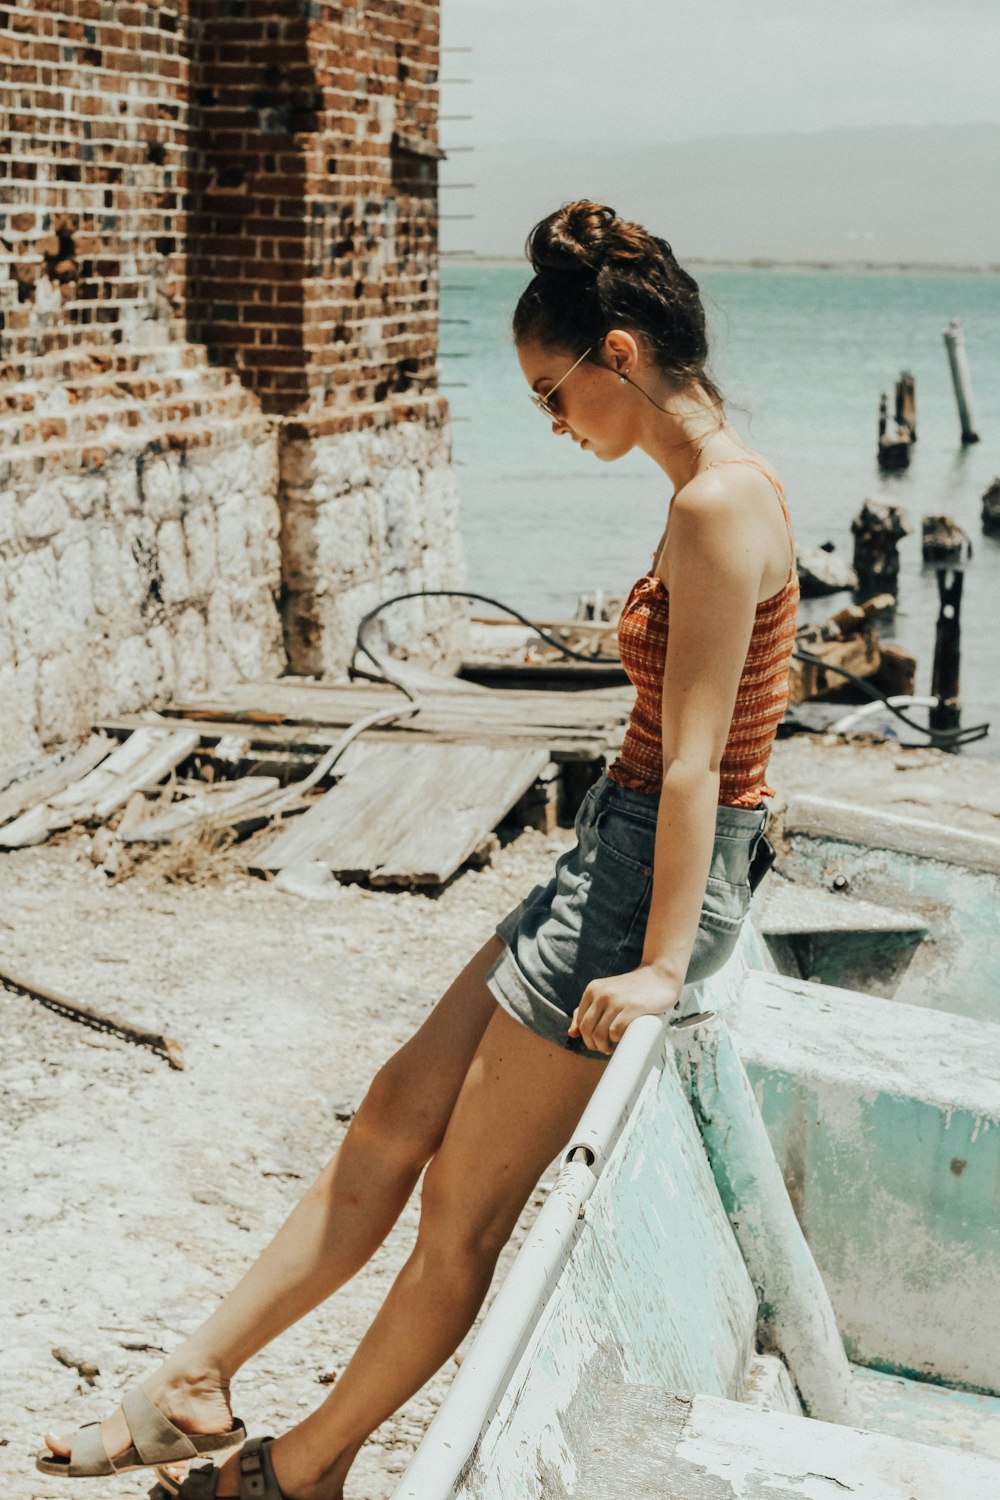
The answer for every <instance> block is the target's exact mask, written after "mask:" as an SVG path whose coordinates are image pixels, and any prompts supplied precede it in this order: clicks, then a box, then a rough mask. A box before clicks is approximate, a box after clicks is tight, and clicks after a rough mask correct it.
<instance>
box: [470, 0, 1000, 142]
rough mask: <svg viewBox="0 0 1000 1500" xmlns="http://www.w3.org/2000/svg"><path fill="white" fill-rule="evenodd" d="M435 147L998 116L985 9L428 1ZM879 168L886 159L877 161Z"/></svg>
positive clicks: (816, 1)
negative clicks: (437, 75) (436, 24)
mask: <svg viewBox="0 0 1000 1500" xmlns="http://www.w3.org/2000/svg"><path fill="white" fill-rule="evenodd" d="M441 11H442V43H443V45H444V46H445V47H460V46H471V47H472V48H473V51H472V54H471V56H465V55H461V54H455V55H450V54H446V55H445V56H444V58H443V59H442V77H443V78H444V79H445V80H447V79H451V78H457V77H463V78H464V77H471V78H472V80H473V82H472V85H471V87H462V86H458V85H451V84H445V86H444V87H443V88H442V114H443V115H448V114H457V113H462V114H465V113H469V112H471V113H472V114H473V115H474V119H473V120H471V121H469V122H467V123H466V122H453V123H449V122H447V121H444V123H443V124H442V139H443V141H444V143H445V144H446V145H448V144H451V145H457V144H462V143H466V142H467V143H469V144H472V145H475V144H477V143H479V142H496V141H510V140H516V139H519V138H525V137H531V138H535V139H542V140H546V139H548V140H563V141H573V140H575V141H586V140H598V139H601V140H617V141H622V142H634V141H642V140H646V141H675V140H684V139H686V138H690V137H695V136H706V135H732V134H744V133H745V134H751V135H752V134H758V133H770V132H785V131H812V130H821V129H824V128H826V127H829V126H837V125H840V126H844V125H846V126H851V125H858V126H868V125H888V124H894V125H895V124H904V125H905V124H912V125H925V124H957V123H960V122H965V121H972V120H1000V102H998V101H1000V88H998V83H997V73H998V59H1000V3H998V0H757V3H749V4H748V3H747V0H690V3H687V4H677V3H676V0H562V3H560V4H555V3H553V0H530V3H529V0H441ZM884 165H885V167H886V168H887V169H889V168H891V163H889V162H887V163H885V164H884Z"/></svg>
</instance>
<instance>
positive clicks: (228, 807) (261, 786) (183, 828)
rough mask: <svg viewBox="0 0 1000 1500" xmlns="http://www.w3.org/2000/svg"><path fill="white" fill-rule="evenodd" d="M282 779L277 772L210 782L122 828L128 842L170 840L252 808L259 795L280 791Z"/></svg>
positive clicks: (151, 842) (124, 838)
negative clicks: (204, 824)
mask: <svg viewBox="0 0 1000 1500" xmlns="http://www.w3.org/2000/svg"><path fill="white" fill-rule="evenodd" d="M280 785H281V782H280V781H279V780H278V778H277V776H241V777H239V779H238V780H236V781H220V782H217V783H215V785H206V786H204V787H203V788H199V789H198V790H197V791H195V792H193V793H192V794H191V796H189V797H183V798H177V799H176V800H175V801H174V802H173V803H172V804H171V806H170V807H168V808H166V809H165V810H164V811H163V812H161V813H155V814H154V815H153V816H152V817H150V818H145V819H143V820H141V821H139V822H137V823H136V824H134V825H133V826H131V827H130V828H129V829H128V830H127V831H122V830H119V832H120V835H121V839H122V842H123V843H126V844H166V843H169V842H170V840H171V839H175V838H178V837H179V836H180V835H182V834H186V833H192V832H193V831H194V830H195V829H196V828H197V827H198V826H199V825H200V824H203V823H212V822H214V821H215V820H216V819H219V818H228V817H229V816H230V815H235V814H236V813H238V812H240V810H241V809H245V810H247V811H249V810H251V806H252V804H253V803H255V802H256V801H257V800H258V799H259V798H261V797H263V796H265V795H266V794H268V793H270V792H276V791H277V790H278V788H279V787H280Z"/></svg>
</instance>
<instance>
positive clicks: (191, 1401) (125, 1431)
mask: <svg viewBox="0 0 1000 1500" xmlns="http://www.w3.org/2000/svg"><path fill="white" fill-rule="evenodd" d="M142 1389H143V1390H144V1391H145V1393H146V1395H147V1396H148V1397H149V1399H150V1401H152V1403H153V1405H154V1406H156V1407H158V1408H159V1410H160V1411H161V1412H162V1413H163V1415H164V1416H165V1417H167V1418H168V1420H169V1421H171V1422H172V1423H173V1424H174V1426H175V1427H178V1428H180V1430H181V1432H185V1433H187V1434H188V1435H189V1436H192V1437H193V1436H196V1435H201V1434H205V1435H211V1434H213V1433H224V1432H228V1431H229V1430H230V1428H231V1427H232V1425H233V1413H232V1408H231V1406H230V1404H229V1385H228V1382H227V1381H223V1379H222V1378H221V1376H220V1375H219V1374H218V1373H217V1372H214V1371H200V1372H198V1373H197V1374H194V1373H191V1372H181V1371H171V1369H170V1367H169V1365H164V1366H163V1367H162V1368H161V1369H160V1370H158V1371H157V1372H156V1374H155V1375H152V1376H150V1378H149V1379H148V1380H144V1381H143V1382H142ZM75 1437H76V1434H75V1433H69V1434H68V1435H67V1436H63V1437H55V1436H52V1435H51V1434H48V1433H47V1434H46V1437H45V1442H46V1444H47V1446H48V1448H49V1450H50V1451H51V1452H52V1453H53V1454H55V1455H56V1456H58V1457H67V1458H68V1457H69V1454H70V1450H71V1449H72V1447H73V1440H74V1438H75ZM235 1440H236V1439H235V1438H234V1441H235ZM101 1441H102V1443H103V1444H104V1450H105V1452H106V1453H107V1455H108V1457H109V1458H110V1459H111V1460H112V1462H114V1460H115V1459H117V1458H119V1457H120V1456H121V1455H122V1454H123V1453H125V1452H126V1451H127V1449H128V1448H129V1447H130V1446H131V1443H132V1438H131V1435H130V1433H129V1428H128V1423H127V1422H126V1420H125V1413H124V1412H123V1411H122V1409H121V1407H119V1408H118V1410H117V1411H116V1412H115V1413H114V1414H113V1415H112V1416H110V1417H108V1418H107V1419H106V1421H104V1422H102V1423H101Z"/></svg>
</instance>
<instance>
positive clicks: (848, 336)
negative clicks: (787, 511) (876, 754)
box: [441, 261, 1000, 757]
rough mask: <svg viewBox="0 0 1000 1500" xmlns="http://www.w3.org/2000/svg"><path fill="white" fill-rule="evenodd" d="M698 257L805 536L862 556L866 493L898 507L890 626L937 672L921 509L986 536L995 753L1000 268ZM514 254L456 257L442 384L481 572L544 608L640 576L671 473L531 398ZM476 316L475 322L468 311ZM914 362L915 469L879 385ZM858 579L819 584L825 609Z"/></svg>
mask: <svg viewBox="0 0 1000 1500" xmlns="http://www.w3.org/2000/svg"><path fill="white" fill-rule="evenodd" d="M696 274H697V275H698V279H699V282H700V285H701V287H702V292H703V295H704V296H705V300H706V306H707V309H708V316H709V322H710V327H711V335H712V349H713V359H712V367H713V370H714V373H715V375H716V378H717V379H718V381H719V383H720V384H721V386H722V389H723V391H724V392H725V393H726V396H727V398H728V399H729V401H730V402H731V403H734V409H733V410H732V411H731V416H732V419H733V421H734V423H735V425H736V426H738V427H739V428H740V430H741V431H742V432H743V433H744V435H745V436H746V437H747V438H748V439H749V440H750V441H751V442H752V443H753V444H754V446H755V447H757V448H758V449H760V451H761V452H763V453H765V454H767V455H768V456H769V457H770V458H771V459H772V461H773V462H774V463H775V464H776V465H777V467H778V469H779V470H780V472H781V474H782V476H783V478H784V481H785V487H786V489H787V492H788V498H789V503H790V507H791V512H792V519H793V522H794V525H795V531H796V538H797V540H798V542H799V543H800V544H802V545H805V546H813V545H817V544H818V543H820V542H824V541H832V542H833V543H834V544H835V545H836V547H837V549H838V551H840V552H842V553H844V554H845V555H846V556H847V558H848V560H849V559H850V556H851V551H852V537H851V532H850V523H851V520H852V518H853V516H854V515H855V514H856V513H857V511H858V510H859V508H860V506H861V504H862V502H863V501H864V500H865V499H866V498H868V499H871V500H880V501H887V502H891V503H893V504H896V505H900V506H902V507H903V510H904V512H905V514H906V516H907V518H908V521H909V524H910V527H911V532H910V535H909V536H907V537H905V538H904V539H903V541H902V542H901V543H900V584H899V602H898V607H897V609H896V611H895V616H894V622H893V623H891V624H890V625H888V626H886V627H883V632H882V633H883V635H884V637H885V638H886V639H896V640H898V641H899V642H900V643H901V644H903V645H905V646H906V647H908V648H909V649H910V650H912V651H914V652H915V653H916V655H917V658H918V662H919V667H918V676H917V691H918V692H928V691H929V689H930V673H931V663H932V659H933V651H934V627H935V622H936V619H937V612H938V598H937V581H936V577H935V573H934V569H933V568H931V567H925V566H924V564H923V561H922V558H921V553H920V521H921V517H922V516H923V515H925V514H927V513H930V512H935V513H940V512H944V513H947V514H949V515H951V516H953V517H954V518H955V520H957V521H958V522H959V524H960V525H961V526H963V527H964V528H965V530H966V532H967V533H968V535H969V536H970V538H971V539H972V542H973V548H974V552H973V557H972V560H971V562H970V563H969V564H968V565H967V571H966V577H965V585H964V597H963V604H962V682H961V693H962V701H963V706H964V713H963V722H964V723H972V722H979V721H980V720H981V719H983V718H987V719H990V720H991V721H992V723H993V729H992V731H991V734H990V737H989V738H988V739H987V740H985V741H982V742H980V744H979V745H978V746H976V747H973V750H972V751H971V752H969V753H974V754H977V755H989V756H990V757H993V756H1000V538H991V537H987V536H985V535H984V534H983V532H982V529H981V522H980V502H981V497H982V493H983V491H984V490H985V489H986V487H987V486H988V485H989V484H990V482H991V481H992V480H993V479H994V478H996V477H997V476H998V475H1000V277H997V276H990V275H974V274H963V273H945V272H941V273H938V272H929V271H928V272H919V271H918V272H907V273H901V272H862V271H858V272H850V271H843V272H841V271H819V270H817V271H812V270H797V269H794V270H793V269H783V270H776V269H768V270H765V269H760V270H758V269H749V268H748V269H740V268H733V269H729V268H726V269H709V268H704V269H701V270H698V269H697V268H696ZM526 279H527V278H526V274H525V272H524V270H522V269H521V268H520V267H518V266H483V265H474V266H473V265H466V264H458V263H453V262H448V261H446V262H445V266H444V273H443V275H442V283H443V288H442V298H441V304H442V317H443V318H444V319H446V320H456V321H446V322H445V323H444V324H443V326H442V356H443V358H442V364H441V370H442V381H443V383H444V384H445V385H446V388H447V395H448V397H449V399H450V401H451V406H452V413H453V416H454V419H455V456H456V459H457V461H458V463H459V464H460V466H461V467H460V469H459V477H460V484H461V491H462V516H463V521H462V529H463V534H464V539H465V549H466V558H467V564H468V580H469V587H470V588H471V589H475V590H477V591H480V592H482V593H486V594H489V595H492V596H494V597H496V598H498V599H501V600H503V601H505V602H507V603H510V604H512V605H514V606H515V607H517V608H518V609H521V610H522V611H524V612H525V613H527V614H529V615H533V616H536V617H538V616H549V617H550V618H551V617H552V616H554V615H560V614H563V613H566V612H569V613H572V610H573V607H574V605H575V602H576V598H577V595H578V594H579V593H580V592H581V591H582V590H584V589H591V588H596V587H600V588H604V589H606V590H608V591H610V592H612V593H618V594H622V593H625V592H627V590H628V588H629V587H630V585H631V583H632V581H633V580H634V579H635V578H636V577H637V576H638V575H639V574H640V573H642V572H644V571H645V570H646V568H647V566H648V563H649V555H650V553H651V551H652V550H653V548H654V546H655V545H656V542H657V539H658V538H659V536H660V534H661V532H662V530H663V525H664V521H665V516H666V510H667V503H668V500H669V495H670V488H669V484H668V482H667V481H666V479H665V477H664V476H663V475H662V473H661V472H660V471H659V470H658V469H657V468H656V467H655V465H654V464H653V463H652V462H651V461H650V460H649V459H647V458H646V456H645V455H644V454H629V455H628V456H627V457H626V458H624V459H622V460H620V461H619V462H618V463H616V464H612V465H606V464H602V463H601V462H600V461H599V460H598V459H595V458H594V457H593V455H592V454H589V453H584V452H581V451H580V450H578V449H577V448H576V447H574V445H573V443H572V442H571V440H570V439H569V438H568V437H562V438H558V437H556V436H554V435H553V433H552V431H551V428H550V426H549V424H548V423H547V421H546V420H545V418H544V417H543V416H542V415H541V413H540V412H538V411H537V409H536V408H535V407H533V406H532V404H531V403H530V401H529V399H528V394H527V387H526V386H525V384H524V379H523V376H522V375H521V371H520V368H519V366H518V364H517V359H516V357H515V354H514V350H513V345H512V342H511V338H510V331H509V329H510V314H511V311H512V309H513V307H514V303H515V301H516V299H517V295H518V292H519V291H520V289H521V287H522V286H523V285H524V283H525V281H526ZM954 317H960V318H961V319H962V322H963V325H964V328H965V335H966V347H967V350H968V356H969V364H970V368H971V372H972V389H973V398H974V409H975V417H976V425H977V429H978V431H979V434H980V438H981V441H980V442H979V443H978V444H974V445H972V446H971V447H969V448H965V449H963V447H962V445H961V442H960V429H959V422H958V414H957V410H956V406H955V400H954V395H953V392H952V388H951V381H950V376H949V373H948V364H947V358H946V354H945V349H944V344H943V341H942V338H941V331H942V329H943V328H944V325H945V324H946V323H947V322H948V321H949V319H951V318H954ZM457 320H466V321H457ZM903 369H908V370H910V371H912V373H913V374H914V375H915V377H916V385H917V433H918V441H917V444H916V447H915V449H914V453H913V457H912V459H911V463H910V468H909V470H908V471H907V472H906V473H904V474H892V475H887V474H882V473H880V472H879V469H878V466H877V464H876V461H875V452H876V439H877V409H878V398H879V394H880V393H881V392H882V391H887V392H888V393H889V397H890V409H891V404H892V391H893V385H894V382H895V379H896V376H897V375H898V374H899V372H900V371H901V370H903ZM848 602H850V596H849V595H847V594H836V595H833V596H831V598H830V599H829V600H825V599H824V600H818V601H807V602H805V603H804V604H803V607H802V618H803V619H810V618H825V617H826V616H827V615H828V614H830V613H832V612H833V610H835V609H837V608H840V607H841V606H842V605H843V604H846V603H848Z"/></svg>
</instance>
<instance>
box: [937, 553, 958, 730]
mask: <svg viewBox="0 0 1000 1500" xmlns="http://www.w3.org/2000/svg"><path fill="white" fill-rule="evenodd" d="M964 580H965V574H964V573H963V571H962V569H961V568H955V569H954V571H953V572H952V573H951V577H950V580H949V570H948V569H947V568H938V570H937V585H938V598H939V599H940V601H941V608H940V610H939V612H938V620H937V630H936V632H935V636H934V667H933V670H932V672H931V693H932V694H933V695H934V697H935V698H936V700H937V701H936V703H935V705H934V707H933V708H932V709H931V710H930V717H929V722H930V726H931V728H932V729H957V728H958V726H959V724H960V723H961V719H962V705H961V703H960V702H959V697H958V676H959V665H960V656H961V645H962V630H961V623H960V617H961V612H962V584H963V582H964Z"/></svg>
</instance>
